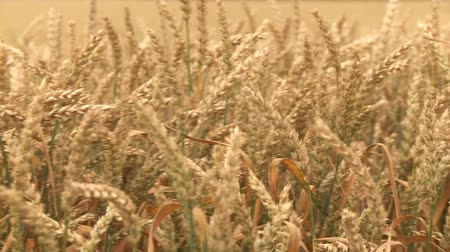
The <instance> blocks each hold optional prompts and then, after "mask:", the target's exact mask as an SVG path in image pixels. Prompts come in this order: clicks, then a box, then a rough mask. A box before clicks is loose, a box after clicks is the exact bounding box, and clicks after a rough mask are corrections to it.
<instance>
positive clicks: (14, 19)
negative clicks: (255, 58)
mask: <svg viewBox="0 0 450 252" xmlns="http://www.w3.org/2000/svg"><path fill="white" fill-rule="evenodd" d="M249 2H250V5H251V7H252V8H253V9H254V10H255V11H256V16H257V17H258V19H259V20H262V19H263V18H264V17H273V12H272V8H271V6H270V4H268V3H267V2H265V1H249ZM362 2H363V3H358V2H356V1H348V2H336V1H316V2H314V1H306V2H303V3H302V14H303V17H304V19H305V20H306V21H307V22H310V21H311V14H310V13H311V11H312V10H313V9H319V10H320V12H321V14H322V15H323V16H324V17H326V18H327V19H328V20H335V19H337V18H339V17H340V16H341V15H342V14H344V13H345V14H346V16H347V17H348V18H350V19H351V20H355V21H358V22H360V23H361V24H363V25H362V26H360V28H361V29H364V30H370V29H373V28H375V27H377V26H378V25H379V23H380V20H381V19H382V17H383V15H384V11H385V3H386V1H379V2H376V1H368V2H366V1H362ZM442 2H445V3H443V4H442V7H441V13H442V19H443V21H444V22H449V21H450V16H449V15H445V17H444V13H450V3H449V2H448V1H442ZM209 5H210V6H209V15H208V19H209V23H210V24H211V26H214V25H215V24H216V14H215V11H214V10H215V7H214V5H215V4H214V2H213V1H212V2H210V3H209ZM401 5H402V13H401V15H402V16H404V17H405V18H406V19H407V20H408V26H410V27H411V26H414V25H415V24H416V23H417V21H418V20H423V19H424V17H425V16H426V15H428V14H429V9H430V8H429V1H419V2H402V4H401ZM125 6H128V7H129V8H130V9H131V12H132V13H133V15H134V17H135V20H136V21H137V22H139V20H141V21H142V22H140V23H141V24H142V25H141V24H139V23H136V24H135V25H138V27H139V25H141V27H145V26H149V27H152V28H156V27H157V26H158V14H157V10H156V6H155V1H152V0H148V1H138V0H134V1H121V0H108V1H99V12H100V13H99V15H100V16H107V17H110V18H111V19H112V21H113V24H114V25H115V26H116V27H117V28H118V29H119V30H120V29H121V28H122V26H123V24H122V20H123V8H124V7H125ZM169 6H170V7H171V9H172V10H173V11H174V12H175V14H178V13H177V12H178V11H179V8H178V2H176V1H171V2H169ZM279 6H280V8H281V11H282V13H283V14H288V13H289V12H290V11H291V4H290V2H280V3H279ZM51 7H53V8H55V9H56V10H58V11H59V12H61V13H62V14H63V16H64V21H65V22H67V21H68V20H70V19H74V20H76V21H77V22H78V29H81V28H84V27H85V24H86V22H85V21H86V20H87V12H88V11H87V10H88V1H60V0H58V1H56V0H39V1H36V0H21V1H16V0H0V38H3V39H4V40H6V41H11V42H13V41H14V39H15V38H16V37H17V35H18V34H20V32H21V31H23V30H24V29H25V27H26V26H27V25H28V23H29V22H31V21H32V20H33V18H35V17H37V16H39V15H45V14H46V13H47V11H48V10H49V9H50V8H51ZM226 7H227V9H228V17H229V19H230V22H232V21H239V20H240V19H242V18H245V15H244V13H243V11H242V8H241V3H240V1H227V2H226Z"/></svg>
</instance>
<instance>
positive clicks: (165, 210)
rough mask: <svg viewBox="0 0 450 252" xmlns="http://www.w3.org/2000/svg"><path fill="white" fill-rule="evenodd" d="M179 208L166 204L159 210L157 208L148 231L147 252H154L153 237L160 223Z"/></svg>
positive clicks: (176, 204)
mask: <svg viewBox="0 0 450 252" xmlns="http://www.w3.org/2000/svg"><path fill="white" fill-rule="evenodd" d="M180 207H181V205H180V204H178V203H168V204H166V205H164V206H162V207H161V208H159V210H158V212H156V214H155V217H154V218H153V224H152V227H151V228H150V231H149V238H148V250H147V252H154V251H155V243H154V242H155V241H154V239H153V237H154V236H155V232H156V230H157V229H158V227H159V225H160V224H161V222H162V221H163V220H164V219H165V218H166V217H167V216H169V215H170V214H172V213H173V212H175V211H176V210H177V209H179V208H180Z"/></svg>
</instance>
